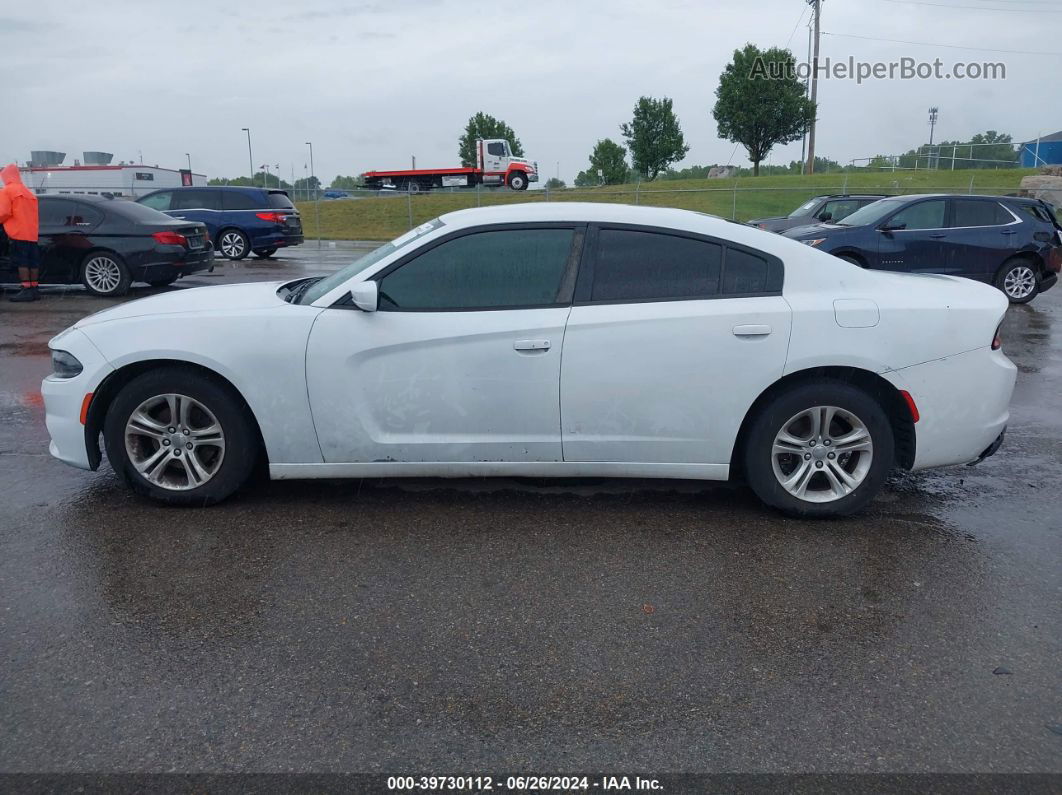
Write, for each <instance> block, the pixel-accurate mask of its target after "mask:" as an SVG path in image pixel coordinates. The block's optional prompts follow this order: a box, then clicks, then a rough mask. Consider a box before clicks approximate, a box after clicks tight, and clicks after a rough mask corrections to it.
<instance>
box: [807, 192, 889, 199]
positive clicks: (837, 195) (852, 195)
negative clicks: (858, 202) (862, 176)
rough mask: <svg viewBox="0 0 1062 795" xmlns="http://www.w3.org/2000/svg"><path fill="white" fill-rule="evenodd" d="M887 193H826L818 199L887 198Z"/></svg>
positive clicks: (817, 197)
mask: <svg viewBox="0 0 1062 795" xmlns="http://www.w3.org/2000/svg"><path fill="white" fill-rule="evenodd" d="M888 197H889V194H887V193H824V194H822V195H821V196H816V197H815V198H816V199H886V198H888Z"/></svg>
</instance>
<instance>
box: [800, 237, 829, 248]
mask: <svg viewBox="0 0 1062 795" xmlns="http://www.w3.org/2000/svg"><path fill="white" fill-rule="evenodd" d="M825 240H826V238H824V237H820V238H817V239H815V240H801V241H800V242H801V243H803V244H804V245H805V246H812V247H815V246H817V245H819V243H822V242H824V241H825Z"/></svg>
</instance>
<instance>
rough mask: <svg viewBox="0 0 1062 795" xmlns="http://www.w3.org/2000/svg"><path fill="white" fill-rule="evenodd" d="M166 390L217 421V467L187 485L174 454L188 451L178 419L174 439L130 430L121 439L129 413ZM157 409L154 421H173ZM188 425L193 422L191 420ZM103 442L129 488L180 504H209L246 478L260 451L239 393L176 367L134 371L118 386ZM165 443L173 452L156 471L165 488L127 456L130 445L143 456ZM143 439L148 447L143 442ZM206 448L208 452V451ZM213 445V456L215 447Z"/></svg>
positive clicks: (166, 393) (205, 376) (156, 450)
mask: <svg viewBox="0 0 1062 795" xmlns="http://www.w3.org/2000/svg"><path fill="white" fill-rule="evenodd" d="M168 394H175V395H178V396H181V397H185V398H191V399H192V400H193V401H196V402H197V403H199V404H200V405H201V406H203V407H206V408H207V409H208V410H209V411H210V412H211V413H212V414H213V420H216V422H217V424H218V425H220V426H221V432H222V434H223V440H224V454H223V455H222V456H221V457H220V461H218V460H217V458H216V457H215V458H214V459H213V462H214V463H215V464H216V466H217V469H216V470H215V471H214V472H213V473H212V474H211V476H210V477H209V478H206V479H205V481H204V482H202V483H201V484H200V485H198V486H194V487H187V486H188V485H189V484H190V482H191V478H190V477H188V475H187V472H188V470H187V468H186V466H185V465H184V464H183V463H182V459H176V458H174V457H173V456H175V455H177V454H178V453H184V455H185V459H183V460H187V455H188V452H187V450H185V449H182V448H184V447H185V445H184V444H183V441H184V439H185V438H189V437H185V436H182V435H181V434H182V428H181V426H180V423H179V422H177V423H174V424H173V426H171V427H174V428H175V429H176V432H175V433H174V434H172V437H173V439H175V440H176V441H172V440H171V438H170V436H171V435H169V434H166V433H163V434H162V435H163V436H165V437H167V438H166V439H165V440H164V441H163V440H160V441H158V442H154V441H152V440H150V439H147V438H146V437H139V436H136V435H132V438H131V441H130V445H128V446H127V444H126V426H127V423H128V421H129V418H130V416H131V415H132V414H133V413H134V412H135V411H137V409H138V408H140V407H141V406H142V405H144V404H145V401H150V400H151V399H152V398H154V397H159V396H163V395H168ZM163 402H165V401H163ZM161 412H162V414H161V415H153V416H155V419H156V421H158V422H160V423H161V424H162V425H164V426H165V425H167V424H168V423H169V422H172V421H173V417H171V416H168V410H167V408H166V407H165V406H163V407H162V408H161ZM190 424H191V425H194V423H190ZM166 430H168V429H166ZM190 438H194V437H190ZM103 441H104V444H105V446H106V449H107V459H108V460H109V461H110V462H111V466H112V467H113V468H114V471H115V472H116V473H117V474H118V476H119V477H120V478H121V479H122V480H123V481H124V482H125V483H126V484H127V485H128V486H129V487H130V488H131V489H132V490H133V491H135V492H136V493H137V494H141V495H144V496H146V497H150V498H151V499H153V500H157V501H159V502H163V503H166V504H169V505H182V506H204V505H212V504H213V503H216V502H220V501H221V500H223V499H225V498H226V497H228V496H229V495H231V494H232V493H233V492H235V491H236V490H237V489H239V488H240V486H242V485H243V484H244V483H245V482H247V480H248V478H249V477H250V475H251V473H252V471H253V470H254V466H255V463H256V461H257V460H258V458H259V453H260V447H259V441H258V434H257V432H256V430H255V426H254V422H253V420H252V418H251V416H250V412H249V410H248V409H247V407H246V405H245V404H244V402H243V400H242V399H241V398H240V396H239V395H238V394H237V393H236V392H235V391H234V390H233V389H232V388H231V387H230V386H228V385H227V384H224V383H222V382H220V381H218V380H216V379H214V378H211V377H210V376H207V375H204V374H203V373H202V372H201V371H199V370H196V369H193V368H189V367H181V366H173V367H163V368H159V369H157V370H151V371H149V372H146V373H144V374H142V375H139V376H137V377H136V378H134V379H133V380H132V381H130V382H129V383H128V384H126V385H125V386H124V387H122V390H121V391H120V392H119V393H118V395H117V396H116V397H115V399H114V401H113V402H112V403H111V405H110V407H109V408H108V409H107V416H106V418H105V420H104V425H103ZM166 442H169V444H168V445H167V449H168V450H172V451H174V452H173V453H171V454H170V458H169V463H167V464H165V465H164V466H163V467H162V469H161V470H160V471H161V473H162V474H161V475H160V479H168V480H169V481H170V482H171V484H170V486H169V487H167V486H164V485H160V484H157V483H153V482H152V481H151V480H149V479H147V478H146V477H145V476H144V475H142V474H141V473H140V472H139V471H138V470H137V468H136V466H135V465H134V463H133V460H132V459H131V458H130V446H132V447H133V449H134V450H135V451H136V454H138V455H140V456H142V457H143V458H144V459H145V460H147V459H150V457H151V455H152V454H153V453H157V452H158V451H159V450H161V449H162V444H165V443H166ZM145 444H146V445H148V446H147V447H145V446H144V445H145ZM189 449H190V448H189ZM205 449H207V455H209V454H210V450H209V449H208V448H205ZM213 449H214V451H215V456H216V450H217V448H216V447H215V448H213ZM198 455H199V454H197V456H198ZM203 460H204V459H201V458H199V457H197V458H196V461H197V462H200V463H201V462H202V461H203ZM206 460H207V462H208V463H207V465H206V467H205V468H206V469H209V466H210V459H206ZM182 478H183V479H184V480H183V482H182ZM174 484H176V487H175V486H174ZM177 487H181V488H177Z"/></svg>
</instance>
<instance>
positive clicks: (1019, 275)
mask: <svg viewBox="0 0 1062 795" xmlns="http://www.w3.org/2000/svg"><path fill="white" fill-rule="evenodd" d="M996 287H998V288H999V289H1000V290H1002V291H1003V294H1004V295H1006V296H1007V299H1008V300H1009V301H1010V302H1011V303H1012V304H1027V303H1029V302H1030V301H1031V300H1033V299H1034V298H1035V297H1036V294H1037V293H1039V292H1040V280H1039V279H1037V278H1036V271H1035V270H1034V269H1033V266H1032V264H1031V263H1030V262H1029V261H1028V260H1026V259H1022V258H1021V257H1015V258H1014V259H1010V260H1007V261H1006V262H1005V263H1003V267H1002V268H1000V269H999V275H997V276H996Z"/></svg>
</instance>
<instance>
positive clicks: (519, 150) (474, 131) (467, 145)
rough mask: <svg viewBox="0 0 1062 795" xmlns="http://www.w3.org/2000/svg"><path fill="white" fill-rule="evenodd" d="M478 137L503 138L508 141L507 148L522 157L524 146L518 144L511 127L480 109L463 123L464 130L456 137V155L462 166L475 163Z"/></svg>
mask: <svg viewBox="0 0 1062 795" xmlns="http://www.w3.org/2000/svg"><path fill="white" fill-rule="evenodd" d="M480 138H504V139H505V140H506V141H508V142H509V148H510V149H512V150H513V155H515V156H516V157H523V155H524V148H523V147H522V146H521V145H520V139H519V138H517V137H516V133H514V132H513V128H512V127H510V126H509V125H508V124H506V123H505V122H503V121H502V120H501V119H496V118H494V117H493V116H489V115H487V114H486V113H483V112H482V111H481V112H479V113H476V114H475V115H474V116H473V117H472V118H470V119H469V120H468V124H466V125H465V132H464V135H462V136H461V137H460V138H458V139H457V156H458V157H459V158H461V165H462V166H474V165H476V141H478V140H479V139H480Z"/></svg>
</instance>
